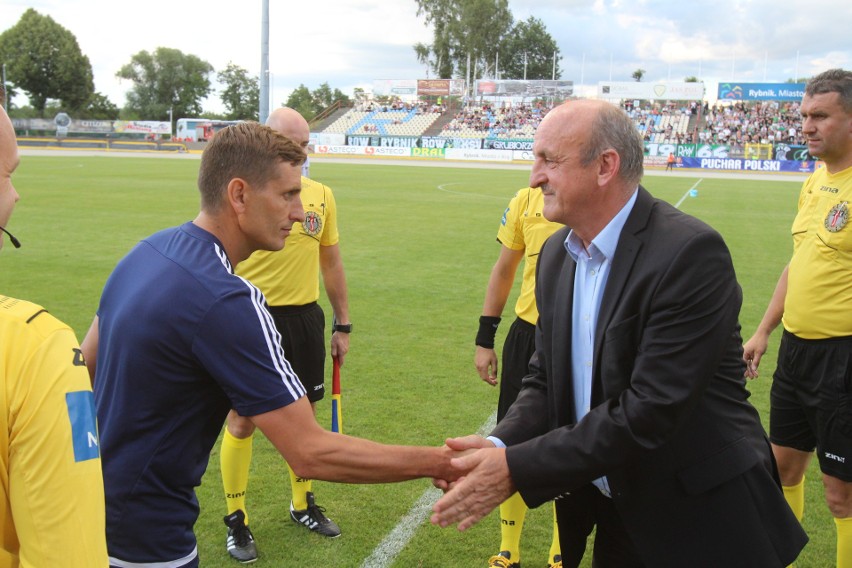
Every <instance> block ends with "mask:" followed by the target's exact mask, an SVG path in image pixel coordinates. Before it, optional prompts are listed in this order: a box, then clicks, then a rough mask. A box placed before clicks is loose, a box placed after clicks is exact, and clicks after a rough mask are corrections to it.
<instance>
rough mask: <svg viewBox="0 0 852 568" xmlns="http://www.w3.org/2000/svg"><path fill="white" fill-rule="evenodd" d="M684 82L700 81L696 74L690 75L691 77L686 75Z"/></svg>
mask: <svg viewBox="0 0 852 568" xmlns="http://www.w3.org/2000/svg"><path fill="white" fill-rule="evenodd" d="M683 82H684V83H698V82H699V81H698V77H696V76H695V75H690V76H689V77H684V78H683Z"/></svg>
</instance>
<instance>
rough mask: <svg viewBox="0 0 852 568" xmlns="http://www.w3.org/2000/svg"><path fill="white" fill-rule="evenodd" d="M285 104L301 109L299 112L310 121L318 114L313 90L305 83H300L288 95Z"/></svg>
mask: <svg viewBox="0 0 852 568" xmlns="http://www.w3.org/2000/svg"><path fill="white" fill-rule="evenodd" d="M285 106H288V107H290V108H292V109H295V110H297V111H299V114H301V115H302V116H304V117H305V120H307V121H310V120H311V119H312V118H313V117H314V116H316V114H317V111H316V110H314V101H313V98H312V97H311V91H310V89H308V88H307V87H306V86H304V85H299V86H298V87H296V89H295V90H294V91H293V92H292V93H290V96H289V97H287V102H286V103H285Z"/></svg>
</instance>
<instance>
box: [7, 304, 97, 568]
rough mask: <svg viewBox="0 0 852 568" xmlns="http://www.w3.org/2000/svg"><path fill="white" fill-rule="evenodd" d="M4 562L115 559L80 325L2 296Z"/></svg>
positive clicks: (41, 564) (87, 564) (88, 563)
mask: <svg viewBox="0 0 852 568" xmlns="http://www.w3.org/2000/svg"><path fill="white" fill-rule="evenodd" d="M0 386H2V388H0V407H2V410H0V461H2V467H0V488H2V496H0V499H2V501H3V502H2V504H1V505H0V538H2V543H0V568H7V567H17V566H24V567H34V568H45V567H48V566H61V567H63V568H91V567H104V566H108V561H107V551H106V536H105V532H104V531H105V528H104V488H103V478H102V476H101V459H100V448H99V443H98V432H97V427H96V418H95V404H94V398H93V396H92V388H91V383H90V381H89V374H88V371H87V370H86V366H85V362H84V361H83V356H82V353H81V352H80V349H79V345H78V344H77V339H76V338H75V337H74V332H73V331H71V328H69V327H68V326H67V325H65V324H63V323H62V322H60V321H59V320H57V319H56V318H54V317H53V316H51V315H50V314H48V313H47V312H46V311H45V310H44V309H43V308H42V307H41V306H37V305H35V304H32V303H30V302H25V301H23V300H16V299H14V298H9V297H7V296H0Z"/></svg>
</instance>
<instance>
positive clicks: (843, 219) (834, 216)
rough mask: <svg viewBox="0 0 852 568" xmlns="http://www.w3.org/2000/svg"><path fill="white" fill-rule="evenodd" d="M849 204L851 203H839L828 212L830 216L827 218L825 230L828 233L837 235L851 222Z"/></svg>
mask: <svg viewBox="0 0 852 568" xmlns="http://www.w3.org/2000/svg"><path fill="white" fill-rule="evenodd" d="M847 203H849V202H848V201H844V202H843V203H838V204H837V205H835V206H834V207H832V208H831V211H829V212H828V216H827V217H826V218H825V229H826V230H827V231H828V232H830V233H836V232H837V231H839V230H840V229H842V228H843V227H845V226H846V223H848V222H849V207H848V206H847Z"/></svg>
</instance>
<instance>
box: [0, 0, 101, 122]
mask: <svg viewBox="0 0 852 568" xmlns="http://www.w3.org/2000/svg"><path fill="white" fill-rule="evenodd" d="M0 62H3V63H5V64H6V73H7V76H8V78H9V81H11V82H12V83H14V84H15V86H16V87H17V88H19V89H21V90H22V91H23V92H25V93H27V95H28V96H29V99H30V104H31V105H32V106H33V108H34V109H36V111H38V112H39V113H40V115H42V116H43V115H44V109H45V105H46V103H47V100H48V99H58V100H60V101H61V102H62V106H63V107H65V109H66V110H68V111H75V110H78V109H80V108H81V107H83V106H85V104H86V102H87V101H88V100H89V98H90V97H91V96H92V94H93V93H94V91H95V86H94V81H93V80H92V64H91V63H90V62H89V58H88V57H86V56H85V55H83V53H82V51H80V45H79V44H78V43H77V38H76V37H75V36H74V34H72V33H71V32H70V31H68V30H67V29H65V28H63V27H62V26H60V25H59V24H57V23H56V22H55V21H54V20H53V18H51V17H50V16H42V15H41V14H39V13H38V12H37V11H35V10H34V9H32V8H30V9H28V10H27V11H26V12H24V14H23V15H22V16H21V19H20V20H18V23H17V24H15V25H14V26H12V27H11V28H9V29H7V30H6V31H5V32H3V33H2V34H0Z"/></svg>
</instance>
